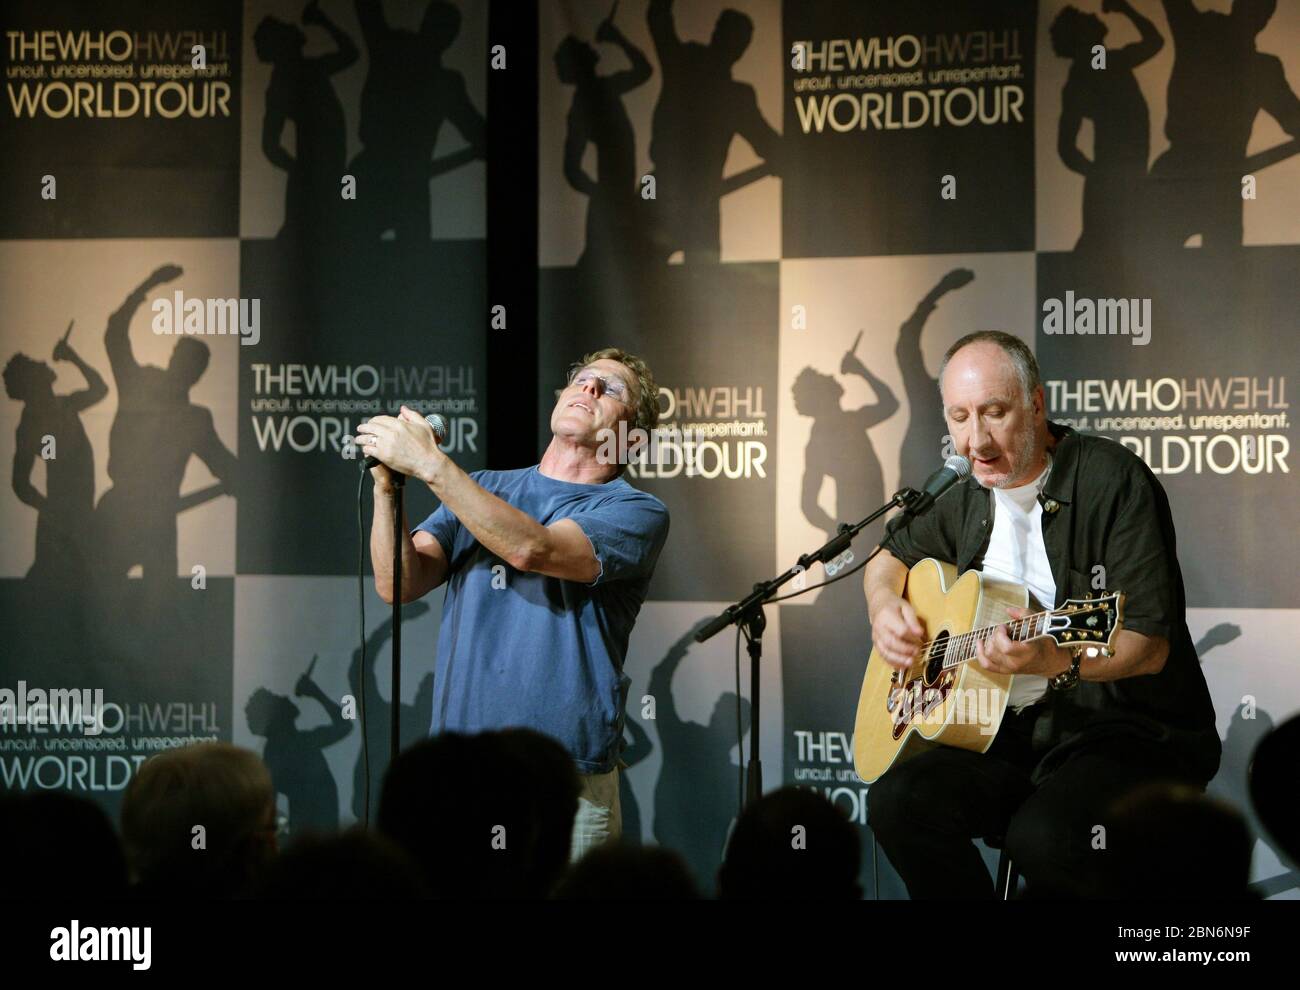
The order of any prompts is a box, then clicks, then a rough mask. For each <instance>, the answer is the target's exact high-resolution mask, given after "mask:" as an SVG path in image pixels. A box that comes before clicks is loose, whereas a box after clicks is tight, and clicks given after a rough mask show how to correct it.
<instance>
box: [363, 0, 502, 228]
mask: <svg viewBox="0 0 1300 990" xmlns="http://www.w3.org/2000/svg"><path fill="white" fill-rule="evenodd" d="M356 8H357V20H358V21H360V22H361V33H362V36H363V37H364V39H365V43H366V51H367V53H368V55H369V59H370V65H369V68H368V69H367V71H366V82H365V85H364V86H363V88H362V90H361V126H360V137H361V143H362V145H363V148H362V151H361V153H360V154H359V155H357V157H356V158H355V159H354V160H353V162H352V166H351V168H350V169H349V171H350V172H351V173H352V174H353V175H354V176H356V180H357V206H358V213H359V215H360V219H359V221H358V227H359V230H360V233H361V235H362V236H363V237H367V238H375V237H379V236H380V235H383V234H386V233H387V232H389V231H392V232H393V234H394V235H395V236H396V238H397V239H398V240H401V241H408V240H409V241H427V240H428V239H429V234H430V230H431V220H430V197H429V181H430V180H431V179H432V178H433V177H434V176H435V175H438V174H440V173H441V172H443V171H447V170H449V169H450V168H453V167H456V166H458V165H460V164H464V163H466V162H468V161H471V160H473V159H474V158H482V157H483V156H484V155H485V154H486V151H487V127H486V124H485V122H484V120H483V115H482V114H480V113H479V112H478V110H476V109H475V108H474V105H473V103H471V102H470V98H469V93H468V92H467V91H466V89H465V79H464V77H463V76H462V75H461V74H460V73H459V72H456V71H455V70H453V69H448V68H444V67H443V65H442V55H443V52H445V51H446V50H447V49H448V48H449V47H450V46H451V43H452V42H453V41H455V40H456V35H457V34H459V33H460V11H459V10H458V9H457V8H456V7H455V6H453V5H452V4H450V3H447V2H446V0H432V2H431V3H430V4H429V6H428V7H427V8H426V9H425V12H424V19H423V21H422V22H421V24H420V30H419V33H415V32H411V31H402V30H398V29H396V28H390V27H389V26H388V24H387V22H386V21H385V20H384V12H383V7H382V5H381V3H380V0H356ZM444 120H450V121H451V123H452V125H453V126H454V127H455V128H456V130H458V131H459V132H460V134H461V136H462V137H463V138H464V139H465V140H466V141H467V142H468V143H469V148H468V149H465V150H464V151H462V152H458V153H456V154H455V155H449V156H447V157H446V158H445V159H440V160H438V161H434V160H433V151H434V148H435V147H436V146H437V144H438V132H439V131H440V130H441V129H442V122H443V121H444Z"/></svg>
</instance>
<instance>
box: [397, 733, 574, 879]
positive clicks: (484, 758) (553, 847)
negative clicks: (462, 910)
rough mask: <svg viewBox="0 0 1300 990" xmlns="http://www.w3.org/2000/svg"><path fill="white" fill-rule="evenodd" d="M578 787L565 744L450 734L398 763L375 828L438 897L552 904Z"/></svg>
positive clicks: (531, 736)
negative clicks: (408, 858) (550, 898)
mask: <svg viewBox="0 0 1300 990" xmlns="http://www.w3.org/2000/svg"><path fill="white" fill-rule="evenodd" d="M577 809H578V781H577V776H576V771H575V769H574V767H573V761H572V759H571V758H570V757H569V755H568V753H567V752H566V751H565V750H564V748H563V747H562V746H560V744H559V743H557V742H555V741H554V740H552V739H549V738H548V737H546V736H543V735H541V734H540V733H536V732H532V731H530V730H526V729H513V730H510V731H509V732H504V733H503V732H485V733H481V734H479V735H476V736H467V735H461V734H458V733H452V732H448V733H443V734H442V735H439V736H435V737H433V738H431V739H426V740H423V741H421V742H419V743H416V744H415V745H414V746H412V747H411V748H410V749H408V750H406V751H405V752H403V753H401V754H399V755H398V757H397V759H396V760H395V761H394V762H393V764H392V765H391V766H390V767H389V768H388V772H387V774H386V775H385V777H384V785H383V791H382V793H381V795H380V799H379V815H378V827H379V830H380V832H382V833H383V834H384V835H386V836H388V837H389V838H390V839H392V840H393V841H394V842H396V843H397V844H398V845H400V846H401V847H402V848H403V849H405V850H406V851H407V852H408V853H409V854H410V855H411V856H412V858H413V859H414V860H415V862H416V863H417V864H418V865H419V868H420V870H421V872H422V874H423V876H424V880H425V883H426V884H427V885H428V887H429V890H430V891H431V893H432V894H433V896H434V897H446V898H452V897H460V898H465V897H482V898H500V897H545V896H546V895H547V894H549V893H550V891H551V888H552V887H553V886H554V884H555V882H556V880H558V879H559V876H560V874H561V872H562V871H563V869H564V864H565V862H566V861H567V857H568V849H569V841H570V837H571V835H572V831H573V819H574V816H575V815H576V814H577Z"/></svg>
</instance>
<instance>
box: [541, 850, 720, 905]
mask: <svg viewBox="0 0 1300 990" xmlns="http://www.w3.org/2000/svg"><path fill="white" fill-rule="evenodd" d="M699 896H700V895H699V891H697V890H696V889H695V881H693V880H692V879H691V873H690V870H689V869H687V866H686V861H685V860H683V859H682V857H681V856H679V855H678V854H677V853H675V852H673V851H672V850H671V849H663V848H660V847H659V846H630V845H624V844H622V843H611V844H609V845H605V846H600V847H598V848H596V849H593V850H591V851H590V852H589V853H587V855H585V856H583V857H582V859H581V860H579V861H578V862H577V863H576V864H575V865H574V866H573V868H572V869H571V870H570V871H569V873H568V876H566V877H565V878H564V879H563V880H562V881H561V882H560V885H559V887H558V888H557V889H556V891H555V899H556V900H560V901H618V900H628V901H692V900H698V899H699Z"/></svg>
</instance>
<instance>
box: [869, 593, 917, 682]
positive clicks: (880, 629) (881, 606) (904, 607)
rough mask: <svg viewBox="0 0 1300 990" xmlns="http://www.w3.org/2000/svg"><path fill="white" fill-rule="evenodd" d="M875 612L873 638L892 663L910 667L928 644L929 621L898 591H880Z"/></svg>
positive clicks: (882, 653) (882, 654) (884, 655)
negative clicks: (892, 593)
mask: <svg viewBox="0 0 1300 990" xmlns="http://www.w3.org/2000/svg"><path fill="white" fill-rule="evenodd" d="M879 599H880V600H879V603H878V605H877V607H876V608H875V609H874V610H873V612H872V615H871V638H872V641H873V643H874V645H875V647H876V652H878V653H879V654H880V655H881V656H882V657H883V658H884V659H885V662H886V663H888V664H889V665H890V666H892V667H900V668H906V667H909V666H911V664H912V662H913V661H914V660H915V659H916V656H917V652H918V651H919V650H920V649H921V647H922V646H923V645H924V644H925V624H924V623H923V622H922V621H921V619H920V618H919V617H918V616H917V614H916V609H914V608H912V606H911V604H910V603H908V602H907V600H906V599H903V598H900V597H899V596H897V595H880V596H879Z"/></svg>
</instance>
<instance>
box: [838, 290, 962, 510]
mask: <svg viewBox="0 0 1300 990" xmlns="http://www.w3.org/2000/svg"><path fill="white" fill-rule="evenodd" d="M974 278H975V273H974V272H972V271H971V270H970V269H969V268H954V269H953V270H952V271H950V272H949V273H948V274H947V275H945V276H944V277H943V278H941V279H940V280H939V281H938V283H937V284H936V285H935V287H934V288H933V289H931V290H930V291H929V292H928V293H926V295H925V297H924V298H923V299H922V300H921V301H920V302H919V303H917V304H916V309H915V310H913V311H912V315H911V316H909V317H908V318H907V320H906V322H904V323H903V325H902V326H901V327H899V329H898V344H897V345H896V346H895V347H894V355H895V357H897V358H898V367H899V370H900V371H902V373H903V390H904V392H906V394H907V409H908V413H907V416H908V418H907V432H906V433H905V434H904V435H903V447H902V450H901V451H900V453H899V459H898V484H899V486H900V487H902V486H904V485H910V486H911V487H913V488H920V487H921V484H922V483H923V482H924V481H925V479H926V478H928V477H929V476H930V474H931V472H933V471H934V470H935V469H936V468H937V467H938V466H939V463H940V461H941V460H942V457H941V455H942V453H943V443H944V438H945V437H946V436H947V435H948V423H947V420H945V419H944V415H943V403H942V401H941V399H940V398H939V380H938V379H937V378H931V377H930V372H929V371H927V370H926V367H925V356H924V355H923V354H922V353H921V331H922V330H924V329H925V321H926V320H928V319H929V318H930V314H931V313H933V312H934V308H935V306H937V305H938V304H939V300H940V299H942V298H943V297H944V296H945V295H947V294H948V293H949V292H953V291H955V290H956V289H960V288H962V287H963V286H966V285H969V284H970V283H971V281H972V280H974ZM881 494H882V496H883V494H884V492H883V489H882V492H881ZM843 521H845V522H855V521H856V520H848V519H846V520H843Z"/></svg>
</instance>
